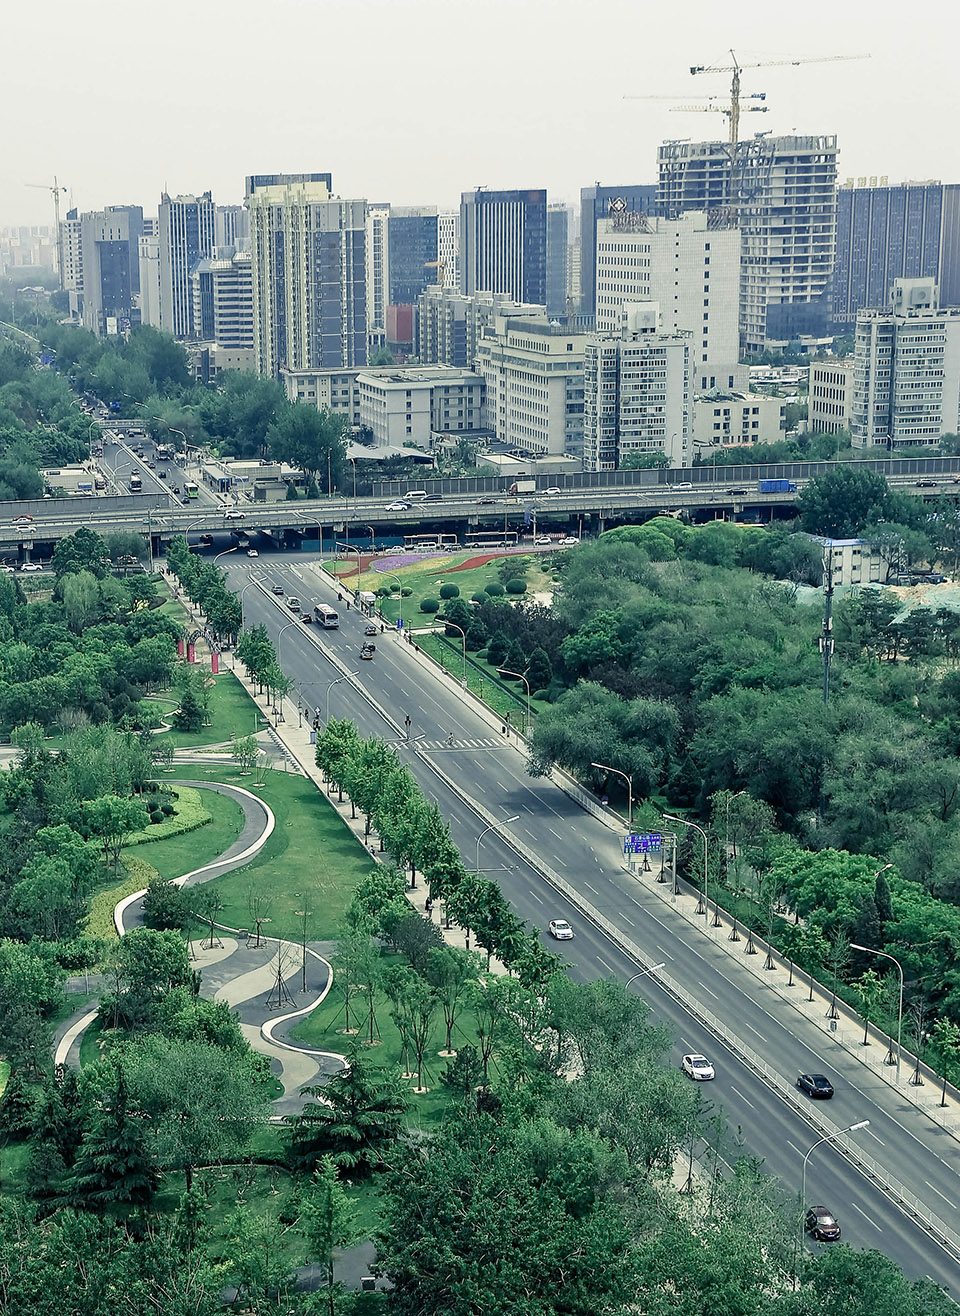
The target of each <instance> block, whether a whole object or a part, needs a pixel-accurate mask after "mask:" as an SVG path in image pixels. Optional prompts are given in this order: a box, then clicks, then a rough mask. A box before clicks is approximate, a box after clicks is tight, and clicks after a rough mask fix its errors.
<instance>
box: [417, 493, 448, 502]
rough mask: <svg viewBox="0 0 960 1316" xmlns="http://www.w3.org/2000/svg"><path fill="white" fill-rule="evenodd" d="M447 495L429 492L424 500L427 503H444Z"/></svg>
mask: <svg viewBox="0 0 960 1316" xmlns="http://www.w3.org/2000/svg"><path fill="white" fill-rule="evenodd" d="M445 497H446V495H445V494H427V496H426V498H424V499H423V500H422V501H423V502H425V503H442V502H443V500H444V498H445Z"/></svg>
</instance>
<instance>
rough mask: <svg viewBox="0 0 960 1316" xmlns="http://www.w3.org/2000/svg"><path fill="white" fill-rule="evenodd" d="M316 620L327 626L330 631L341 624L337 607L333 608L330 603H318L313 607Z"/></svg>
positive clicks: (319, 623)
mask: <svg viewBox="0 0 960 1316" xmlns="http://www.w3.org/2000/svg"><path fill="white" fill-rule="evenodd" d="M313 616H314V620H315V621H316V622H317V623H318V625H320V626H325V627H326V629H327V630H328V631H333V630H336V629H337V628H338V626H339V625H340V617H339V614H338V613H337V610H336V608H331V607H330V605H329V603H316V604H314V608H313Z"/></svg>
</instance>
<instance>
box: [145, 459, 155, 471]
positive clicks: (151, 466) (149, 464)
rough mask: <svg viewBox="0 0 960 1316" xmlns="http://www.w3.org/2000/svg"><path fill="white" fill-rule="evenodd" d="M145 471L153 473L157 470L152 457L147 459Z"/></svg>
mask: <svg viewBox="0 0 960 1316" xmlns="http://www.w3.org/2000/svg"><path fill="white" fill-rule="evenodd" d="M147 469H148V470H151V471H155V470H156V469H157V463H156V462H155V461H154V460H153V458H152V457H148V458H147Z"/></svg>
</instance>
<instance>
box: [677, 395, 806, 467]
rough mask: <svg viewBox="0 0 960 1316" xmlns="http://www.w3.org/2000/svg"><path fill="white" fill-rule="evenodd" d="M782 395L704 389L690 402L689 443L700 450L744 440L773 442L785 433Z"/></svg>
mask: <svg viewBox="0 0 960 1316" xmlns="http://www.w3.org/2000/svg"><path fill="white" fill-rule="evenodd" d="M786 409H787V403H786V399H784V398H772V397H769V396H767V395H766V394H765V393H720V392H713V393H705V394H703V395H702V396H701V397H698V398H697V400H696V402H695V403H694V404H693V443H694V447H695V448H697V449H698V450H699V451H700V452H701V453H703V452H704V451H706V450H708V449H710V448H727V447H733V446H739V445H742V444H746V443H777V442H779V440H780V439H782V438H783V436H784V434H785V433H786V428H787V422H786Z"/></svg>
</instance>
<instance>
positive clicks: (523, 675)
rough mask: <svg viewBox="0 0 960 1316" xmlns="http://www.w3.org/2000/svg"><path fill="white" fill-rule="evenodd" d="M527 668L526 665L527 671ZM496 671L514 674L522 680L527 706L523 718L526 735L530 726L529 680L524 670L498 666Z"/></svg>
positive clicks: (502, 673) (508, 674)
mask: <svg viewBox="0 0 960 1316" xmlns="http://www.w3.org/2000/svg"><path fill="white" fill-rule="evenodd" d="M529 670H530V669H529V667H528V668H527V671H529ZM497 672H498V674H499V675H501V676H515V677H517V679H518V680H520V681H522V682H523V685H524V690H525V691H526V696H527V707H526V713H525V715H524V720H523V734H524V735H527V733H528V731H529V727H530V682H529V681H528V680H527V676H526V672H511V671H510V669H509V667H498V668H497Z"/></svg>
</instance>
